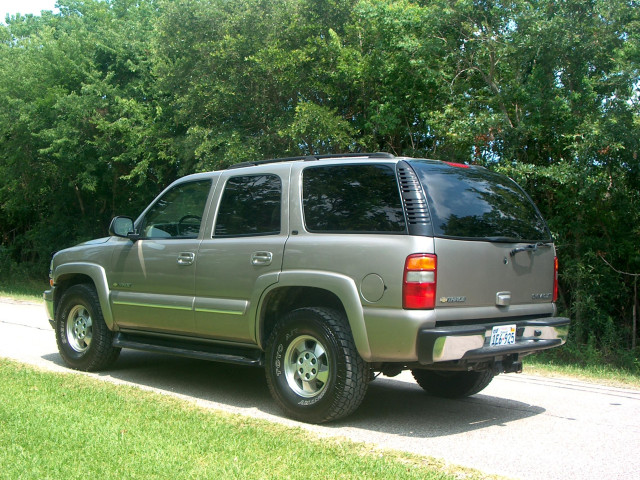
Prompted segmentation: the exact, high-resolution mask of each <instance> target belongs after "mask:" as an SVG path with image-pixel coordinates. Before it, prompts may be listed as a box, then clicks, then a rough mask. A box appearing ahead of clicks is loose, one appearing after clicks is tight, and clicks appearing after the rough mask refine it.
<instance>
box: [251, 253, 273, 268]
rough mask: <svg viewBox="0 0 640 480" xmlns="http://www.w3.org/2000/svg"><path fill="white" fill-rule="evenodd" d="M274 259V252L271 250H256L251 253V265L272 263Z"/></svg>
mask: <svg viewBox="0 0 640 480" xmlns="http://www.w3.org/2000/svg"><path fill="white" fill-rule="evenodd" d="M272 261H273V253H271V252H254V253H252V254H251V265H271V262H272Z"/></svg>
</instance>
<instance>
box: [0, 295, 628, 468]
mask: <svg viewBox="0 0 640 480" xmlns="http://www.w3.org/2000/svg"><path fill="white" fill-rule="evenodd" d="M0 357H9V358H13V359H16V360H20V361H22V362H26V363H31V364H35V365H39V366H41V367H43V368H46V369H50V370H56V371H65V372H69V370H68V369H66V368H65V367H64V366H63V365H62V362H61V359H60V357H59V356H58V354H57V349H56V344H55V339H54V333H53V330H52V329H51V328H50V327H49V324H48V322H47V321H46V315H45V313H44V307H43V306H42V305H35V304H28V303H20V302H12V301H10V300H6V299H4V300H2V299H0ZM525 368H526V367H525ZM92 376H95V377H97V378H101V379H104V380H107V381H112V382H116V383H127V384H132V385H136V386H138V387H141V388H145V389H153V390H156V391H159V392H162V393H165V394H170V395H175V396H179V397H182V398H186V399H188V400H190V401H193V402H196V403H197V404H199V405H202V406H205V407H209V408H216V409H221V410H225V411H228V412H234V413H239V414H242V415H251V416H255V417H261V418H265V419H268V420H271V421H276V422H280V423H284V424H287V425H295V426H299V427H302V428H306V429H309V430H311V431H313V432H315V433H316V434H318V435H320V436H341V437H347V438H350V439H352V440H355V441H362V442H368V443H374V444H376V445H379V446H381V447H385V448H393V449H397V450H404V451H408V452H413V453H418V454H422V455H428V456H432V457H436V458H441V459H444V460H445V461H447V462H450V463H453V464H458V465H465V466H469V467H473V468H477V469H479V470H482V471H484V472H488V473H497V474H501V475H505V476H507V477H512V478H520V479H525V480H528V479H531V480H541V479H597V480H605V479H606V480H609V479H637V478H640V452H639V447H638V441H639V439H640V391H636V390H628V389H620V388H612V387H605V386H600V385H594V384H590V383H585V382H579V381H575V380H569V379H548V378H541V377H535V376H530V375H526V374H521V375H514V374H511V375H501V376H499V377H497V378H496V379H495V380H494V381H493V382H492V384H491V385H490V386H489V387H487V388H486V389H485V390H484V391H483V392H482V393H480V394H478V395H475V396H473V397H471V398H468V399H464V400H455V401H451V400H440V399H434V398H430V397H428V396H426V395H424V393H423V392H422V390H421V389H420V388H419V387H418V386H417V385H416V384H415V383H414V382H413V381H412V380H411V377H410V376H408V375H406V374H402V375H400V376H399V377H395V378H386V377H381V378H378V379H377V380H376V381H374V382H373V383H372V384H371V385H370V387H369V391H368V394H367V396H366V398H365V400H364V402H363V404H362V406H361V408H360V409H359V410H358V411H357V412H356V413H355V414H354V415H353V416H351V417H349V418H347V419H344V420H342V421H339V422H336V423H332V424H330V425H324V426H308V425H304V424H300V423H297V422H293V421H291V420H288V419H285V418H283V417H282V416H281V414H280V412H279V411H278V409H277V408H276V407H275V405H274V403H273V401H272V400H271V398H270V396H269V392H268V389H267V386H266V382H265V380H264V375H263V371H262V370H261V369H258V368H249V367H236V366H230V365H222V364H215V363H209V362H203V361H196V360H190V359H182V358H176V357H167V356H160V355H153V354H147V353H139V352H132V351H124V352H123V354H122V355H121V357H120V359H119V360H118V362H117V363H116V365H115V366H114V368H113V369H111V370H109V371H108V372H103V373H100V374H95V375H92Z"/></svg>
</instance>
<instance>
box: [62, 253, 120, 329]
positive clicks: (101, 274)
mask: <svg viewBox="0 0 640 480" xmlns="http://www.w3.org/2000/svg"><path fill="white" fill-rule="evenodd" d="M74 275H85V276H87V277H89V278H91V280H93V283H94V285H95V287H96V291H97V292H98V299H99V300H100V307H101V308H102V316H103V317H104V322H105V323H106V324H107V327H109V329H110V330H117V329H116V328H115V325H114V323H113V313H112V312H111V304H110V303H109V292H110V290H109V283H108V281H107V275H106V273H105V270H104V268H102V267H101V266H100V265H96V264H95V263H86V262H73V263H64V264H62V265H60V266H58V267H56V268H55V270H54V272H53V280H54V281H56V282H58V281H60V280H61V279H64V277H67V276H74Z"/></svg>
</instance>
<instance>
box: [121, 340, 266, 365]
mask: <svg viewBox="0 0 640 480" xmlns="http://www.w3.org/2000/svg"><path fill="white" fill-rule="evenodd" d="M113 346H114V347H118V348H131V349H133V350H141V351H144V352H152V353H164V354H167V355H176V356H179V357H187V358H195V359H197V360H210V361H213V362H224V363H234V364H236V365H248V366H256V367H261V366H263V365H264V361H263V355H262V352H261V351H260V350H258V349H255V350H254V349H250V348H229V347H224V346H217V345H210V344H199V343H192V342H179V341H177V342H173V341H168V340H166V339H157V338H153V337H146V336H142V335H135V336H134V335H128V334H123V333H122V332H119V333H117V334H116V336H115V338H114V339H113Z"/></svg>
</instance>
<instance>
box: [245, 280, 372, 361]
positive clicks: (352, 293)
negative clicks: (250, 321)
mask: <svg viewBox="0 0 640 480" xmlns="http://www.w3.org/2000/svg"><path fill="white" fill-rule="evenodd" d="M304 307H328V308H332V309H334V310H337V311H339V312H341V313H342V314H344V315H345V317H346V318H347V321H348V322H349V327H350V329H351V333H352V335H353V339H354V342H355V345H356V348H357V350H358V353H359V354H360V356H361V357H362V358H363V359H364V360H365V361H368V360H369V359H370V358H371V348H370V346H369V339H368V336H367V330H366V327H365V323H364V313H363V309H362V304H361V302H360V296H359V294H358V289H357V287H356V285H355V283H354V281H353V280H352V279H351V278H349V277H346V276H342V275H336V274H331V273H326V272H283V273H282V274H281V275H280V278H279V281H278V283H276V284H274V285H272V286H270V287H269V288H267V290H266V291H265V292H264V294H263V295H262V298H261V300H260V304H259V306H258V319H257V320H258V321H257V325H256V328H257V331H256V337H257V339H258V343H259V345H260V347H261V348H262V349H264V348H265V347H266V343H267V340H268V338H269V336H270V335H271V332H272V331H273V328H274V327H275V324H276V323H277V321H278V320H279V319H280V318H282V316H284V315H285V314H287V313H288V312H291V311H293V310H296V309H298V308H304Z"/></svg>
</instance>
